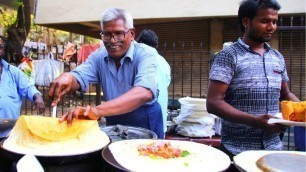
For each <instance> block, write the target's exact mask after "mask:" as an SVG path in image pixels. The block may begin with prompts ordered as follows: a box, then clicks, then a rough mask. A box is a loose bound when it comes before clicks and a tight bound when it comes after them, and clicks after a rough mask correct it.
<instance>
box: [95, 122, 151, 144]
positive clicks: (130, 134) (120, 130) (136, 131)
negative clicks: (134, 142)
mask: <svg viewBox="0 0 306 172" xmlns="http://www.w3.org/2000/svg"><path fill="white" fill-rule="evenodd" d="M100 129H101V130H102V131H104V132H105V133H106V134H107V135H108V137H110V139H111V141H112V142H116V141H120V140H130V139H157V135H156V133H154V132H153V131H151V130H148V129H145V128H140V127H133V126H126V125H110V126H101V127H100Z"/></svg>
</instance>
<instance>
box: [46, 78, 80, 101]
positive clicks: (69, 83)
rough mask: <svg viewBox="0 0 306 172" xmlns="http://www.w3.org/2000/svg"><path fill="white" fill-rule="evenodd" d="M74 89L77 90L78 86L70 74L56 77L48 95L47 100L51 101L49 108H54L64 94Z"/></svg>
mask: <svg viewBox="0 0 306 172" xmlns="http://www.w3.org/2000/svg"><path fill="white" fill-rule="evenodd" d="M75 88H79V85H78V83H77V81H76V79H75V78H74V77H73V75H72V74H70V73H67V72H66V73H63V74H62V75H60V76H59V77H57V78H56V79H55V80H54V81H53V82H52V84H51V87H50V90H49V94H48V96H49V98H50V99H53V102H52V104H51V106H55V105H56V104H57V103H58V102H59V101H60V100H61V98H62V97H63V96H64V95H65V94H67V93H69V92H71V91H73V90H74V89H75Z"/></svg>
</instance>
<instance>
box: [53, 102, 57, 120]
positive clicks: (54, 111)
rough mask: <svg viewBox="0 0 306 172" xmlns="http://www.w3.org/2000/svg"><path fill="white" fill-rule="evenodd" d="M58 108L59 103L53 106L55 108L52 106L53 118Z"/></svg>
mask: <svg viewBox="0 0 306 172" xmlns="http://www.w3.org/2000/svg"><path fill="white" fill-rule="evenodd" d="M56 108H57V105H55V106H53V108H52V117H53V118H56Z"/></svg>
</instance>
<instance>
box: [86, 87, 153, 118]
mask: <svg viewBox="0 0 306 172" xmlns="http://www.w3.org/2000/svg"><path fill="white" fill-rule="evenodd" d="M152 99H153V94H152V92H151V91H150V90H149V89H146V88H143V87H139V86H137V87H134V88H132V89H131V90H130V91H128V92H127V93H125V94H123V95H121V96H120V97H118V98H116V99H113V100H110V101H107V102H105V103H102V104H101V105H99V106H96V107H93V108H91V109H92V110H93V111H94V112H96V113H97V114H98V116H112V115H120V114H124V113H128V112H131V111H133V110H135V109H137V108H138V107H140V106H141V105H143V104H145V103H147V102H149V101H151V100H152Z"/></svg>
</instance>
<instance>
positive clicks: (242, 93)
mask: <svg viewBox="0 0 306 172" xmlns="http://www.w3.org/2000/svg"><path fill="white" fill-rule="evenodd" d="M279 9H280V5H279V4H278V2H277V1H276V0H245V1H243V2H242V3H241V4H240V7H239V12H238V19H239V24H240V28H241V30H242V31H243V32H244V35H243V37H242V38H239V39H238V41H237V42H235V43H233V44H232V45H230V46H228V47H226V48H224V49H223V50H222V51H221V52H220V53H219V54H218V55H217V56H216V57H215V58H214V61H213V64H212V67H211V71H210V76H209V79H210V81H209V86H208V95H207V104H206V106H207V109H208V111H209V112H210V113H213V114H215V115H218V116H219V117H220V118H222V131H221V138H222V139H221V150H223V151H224V152H225V153H227V154H228V155H229V156H230V157H231V158H232V157H233V156H234V155H236V154H238V153H240V152H243V151H246V150H282V147H283V145H282V142H281V140H280V137H279V134H280V133H283V132H285V131H286V126H284V125H280V124H268V123H267V121H268V120H269V118H274V115H275V114H276V113H277V112H279V101H280V100H293V101H299V99H298V98H297V97H296V96H295V95H294V94H293V93H291V92H290V90H289V88H288V85H287V82H288V76H287V72H286V66H285V61H284V58H283V56H282V55H281V54H280V53H279V52H278V51H277V50H274V49H273V48H271V47H270V46H269V45H268V44H267V43H266V42H268V41H270V40H271V38H272V34H273V32H274V31H275V30H276V27H277V25H276V24H277V20H278V10H279Z"/></svg>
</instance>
